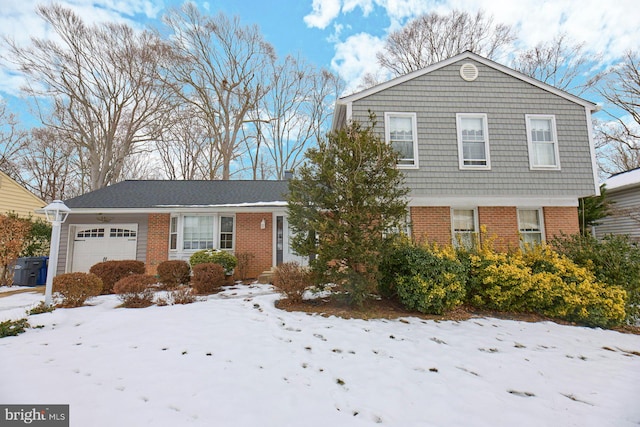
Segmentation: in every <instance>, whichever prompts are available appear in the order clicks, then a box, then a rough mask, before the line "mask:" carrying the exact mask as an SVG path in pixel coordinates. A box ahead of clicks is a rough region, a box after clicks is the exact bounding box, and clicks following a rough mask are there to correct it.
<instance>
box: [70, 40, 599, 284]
mask: <svg viewBox="0 0 640 427" xmlns="http://www.w3.org/2000/svg"><path fill="white" fill-rule="evenodd" d="M595 109H596V105H595V104H593V103H591V102H588V101H585V100H583V99H581V98H578V97H575V96H573V95H570V94H568V93H566V92H563V91H561V90H558V89H556V88H553V87H551V86H549V85H546V84H544V83H541V82H539V81H537V80H534V79H532V78H530V77H527V76H525V75H523V74H520V73H518V72H516V71H514V70H511V69H509V68H507V67H504V66H502V65H499V64H496V63H495V62H492V61H489V60H487V59H485V58H483V57H480V56H478V55H475V54H473V53H470V52H466V53H463V54H460V55H457V56H455V57H453V58H451V59H448V60H446V61H442V62H440V63H437V64H435V65H432V66H430V67H427V68H425V69H424V70H421V71H416V72H414V73H411V74H408V75H406V76H402V77H399V78H396V79H394V80H391V81H389V82H387V83H384V84H381V85H378V86H375V87H372V88H370V89H367V90H365V91H362V92H359V93H356V94H353V95H350V96H347V97H344V98H341V99H339V100H338V101H337V104H336V111H335V115H334V121H333V128H334V129H338V128H341V127H343V126H345V125H346V124H347V123H348V121H349V120H352V119H353V120H358V121H361V122H364V121H367V120H368V117H369V113H368V112H369V111H371V112H373V113H375V115H376V117H377V124H376V129H377V130H378V132H379V134H380V135H381V136H382V137H384V138H385V139H386V140H387V141H388V142H389V143H390V144H393V146H394V147H396V148H397V149H398V151H399V152H400V153H401V156H400V157H401V158H400V161H399V164H398V168H401V169H402V170H403V171H404V173H405V175H406V183H407V185H408V186H409V187H410V189H411V193H410V200H409V207H410V212H409V215H410V219H411V223H412V228H411V233H412V236H413V237H414V239H416V240H419V241H420V240H427V241H430V242H438V243H440V244H450V243H452V242H453V243H456V242H458V241H462V242H468V241H470V240H471V237H472V236H473V235H474V234H476V233H478V232H479V230H480V226H481V225H484V226H485V227H486V229H487V232H488V235H490V236H496V245H497V246H499V247H502V248H508V247H517V246H518V245H519V244H520V239H521V238H522V239H523V240H524V241H527V242H541V241H544V240H546V239H550V238H551V237H552V236H553V235H555V234H558V233H560V232H564V233H568V234H571V233H576V232H578V211H577V206H578V199H579V198H580V197H585V196H591V195H594V194H598V192H599V188H598V185H597V178H596V166H595V150H594V146H593V141H592V130H591V113H592V111H594V110H595ZM287 188H288V183H287V181H124V182H121V183H118V184H115V185H112V186H110V187H106V188H103V189H100V190H96V191H93V192H91V193H88V194H85V195H83V196H79V197H76V198H73V199H70V200H68V201H66V203H67V205H68V206H69V207H70V208H71V210H72V213H71V215H70V216H69V218H68V219H67V221H66V222H65V223H64V225H63V227H62V233H61V247H60V257H59V263H58V272H64V271H66V272H69V271H88V269H89V268H90V267H91V265H93V264H95V263H97V262H101V261H104V260H110V259H138V260H141V261H144V262H145V263H146V265H147V270H148V271H149V272H151V273H153V272H155V270H156V267H157V265H158V264H159V263H160V262H162V261H164V260H167V259H185V260H186V259H188V258H189V256H190V255H191V254H192V253H193V252H194V251H196V250H198V249H202V248H211V247H213V248H218V249H223V250H229V251H232V252H234V253H235V254H236V255H239V254H242V253H247V254H250V255H251V256H252V261H251V269H250V271H249V272H248V276H249V277H256V276H258V275H259V274H260V273H261V272H262V271H264V270H268V269H270V268H271V267H273V266H275V265H278V264H279V263H281V262H283V261H288V260H299V261H303V260H302V259H301V258H300V257H296V256H295V255H294V254H293V253H292V252H291V250H290V249H289V230H288V224H287V207H286V201H285V200H286V197H285V194H286V192H287Z"/></svg>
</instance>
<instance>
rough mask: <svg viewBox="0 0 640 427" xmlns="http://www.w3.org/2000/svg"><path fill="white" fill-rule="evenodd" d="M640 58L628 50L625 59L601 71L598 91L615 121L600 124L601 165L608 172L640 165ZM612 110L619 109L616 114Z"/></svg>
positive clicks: (625, 169) (597, 79)
mask: <svg viewBox="0 0 640 427" xmlns="http://www.w3.org/2000/svg"><path fill="white" fill-rule="evenodd" d="M639 66H640V57H639V56H638V52H632V51H629V52H627V53H626V54H625V55H624V57H623V59H622V62H621V63H620V64H618V65H616V66H614V67H613V68H612V69H611V70H609V71H607V72H605V73H602V74H600V75H599V76H598V77H597V78H596V81H598V82H600V83H601V84H600V85H599V86H598V89H597V90H598V92H599V93H600V95H602V97H603V98H604V99H605V100H606V102H607V103H608V104H609V105H610V108H607V109H605V111H607V112H608V114H609V116H610V117H611V118H612V121H610V122H607V123H600V126H598V127H597V130H598V133H599V137H600V141H601V142H600V152H601V153H603V157H605V159H603V161H601V162H600V163H601V167H603V169H604V170H605V171H606V172H608V173H615V172H623V171H627V170H630V169H635V168H637V167H640V69H639V68H638V67H639ZM611 110H619V111H621V112H622V114H615V115H614V113H613V112H611Z"/></svg>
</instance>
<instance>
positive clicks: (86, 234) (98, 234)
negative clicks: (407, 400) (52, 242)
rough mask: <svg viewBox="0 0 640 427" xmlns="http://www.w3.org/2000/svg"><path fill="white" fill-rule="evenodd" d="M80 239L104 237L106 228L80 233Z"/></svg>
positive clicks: (78, 235)
mask: <svg viewBox="0 0 640 427" xmlns="http://www.w3.org/2000/svg"><path fill="white" fill-rule="evenodd" d="M76 237H77V238H78V239H88V238H92V237H104V228H92V229H91V230H82V231H78V234H77V235H76Z"/></svg>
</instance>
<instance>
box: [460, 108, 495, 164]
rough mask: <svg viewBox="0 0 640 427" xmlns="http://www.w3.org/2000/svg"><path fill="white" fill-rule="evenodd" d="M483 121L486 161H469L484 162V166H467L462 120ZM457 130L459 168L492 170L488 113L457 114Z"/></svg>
mask: <svg viewBox="0 0 640 427" xmlns="http://www.w3.org/2000/svg"><path fill="white" fill-rule="evenodd" d="M467 118H469V119H482V132H483V134H484V155H485V158H484V159H469V160H470V161H474V160H476V161H477V160H480V161H484V162H485V164H484V165H465V163H464V162H465V160H466V159H465V158H464V144H463V141H462V130H463V129H462V119H467ZM456 130H457V135H458V167H459V168H460V169H469V170H488V169H491V154H490V149H489V120H488V118H487V114H486V113H457V114H456Z"/></svg>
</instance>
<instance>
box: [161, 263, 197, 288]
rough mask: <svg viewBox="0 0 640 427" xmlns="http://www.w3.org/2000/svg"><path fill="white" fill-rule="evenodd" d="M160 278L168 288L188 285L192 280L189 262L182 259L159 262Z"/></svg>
mask: <svg viewBox="0 0 640 427" xmlns="http://www.w3.org/2000/svg"><path fill="white" fill-rule="evenodd" d="M157 271H158V280H159V281H160V283H162V284H163V285H165V286H166V287H167V288H170V289H171V288H175V287H176V286H178V285H186V284H187V283H189V280H191V267H189V263H188V262H186V261H181V260H172V261H162V262H161V263H160V264H158V269H157Z"/></svg>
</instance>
